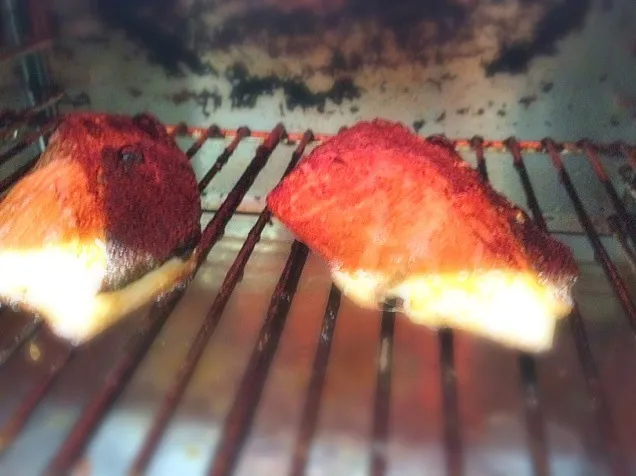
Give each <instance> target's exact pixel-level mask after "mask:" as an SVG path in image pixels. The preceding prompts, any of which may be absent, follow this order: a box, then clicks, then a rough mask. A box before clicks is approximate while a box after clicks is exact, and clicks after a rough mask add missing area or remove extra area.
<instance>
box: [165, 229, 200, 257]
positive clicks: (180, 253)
mask: <svg viewBox="0 0 636 476" xmlns="http://www.w3.org/2000/svg"><path fill="white" fill-rule="evenodd" d="M200 240H201V233H197V234H195V235H193V236H192V237H191V238H190V239H189V240H187V241H186V242H185V243H183V244H182V245H180V246H178V247H177V248H175V250H174V251H173V252H172V256H174V257H176V258H179V259H181V260H183V261H186V260H188V259H190V257H191V256H192V253H194V250H195V249H196V247H197V245H198V244H199V241H200Z"/></svg>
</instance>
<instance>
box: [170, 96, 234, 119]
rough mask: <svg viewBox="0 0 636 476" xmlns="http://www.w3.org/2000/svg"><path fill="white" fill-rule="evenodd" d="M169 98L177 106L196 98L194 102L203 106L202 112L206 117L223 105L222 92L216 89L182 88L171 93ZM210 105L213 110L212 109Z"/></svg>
mask: <svg viewBox="0 0 636 476" xmlns="http://www.w3.org/2000/svg"><path fill="white" fill-rule="evenodd" d="M168 99H169V100H170V101H172V103H173V104H174V105H175V106H178V105H180V104H183V103H185V102H186V101H190V100H194V102H195V103H196V104H197V105H198V106H200V107H201V112H202V113H203V115H204V116H205V117H210V115H211V114H212V112H215V111H216V110H217V109H218V108H220V107H221V106H222V105H223V97H222V96H221V94H220V93H219V92H218V91H216V90H215V91H208V90H207V89H204V90H203V91H200V92H195V91H190V90H187V89H182V90H181V91H178V92H176V93H173V94H171V95H169V96H168ZM210 107H211V108H212V111H210V109H209V108H210Z"/></svg>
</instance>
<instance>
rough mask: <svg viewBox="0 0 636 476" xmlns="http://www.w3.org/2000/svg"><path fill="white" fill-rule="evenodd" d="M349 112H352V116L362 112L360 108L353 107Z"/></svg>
mask: <svg viewBox="0 0 636 476" xmlns="http://www.w3.org/2000/svg"><path fill="white" fill-rule="evenodd" d="M349 111H350V112H351V114H356V113H358V112H359V111H360V108H359V107H358V106H351V107H350V108H349Z"/></svg>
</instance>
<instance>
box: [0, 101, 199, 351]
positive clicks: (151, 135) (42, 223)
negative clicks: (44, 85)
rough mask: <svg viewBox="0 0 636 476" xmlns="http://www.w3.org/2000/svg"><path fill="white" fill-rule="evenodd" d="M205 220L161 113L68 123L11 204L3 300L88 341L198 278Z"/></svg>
mask: <svg viewBox="0 0 636 476" xmlns="http://www.w3.org/2000/svg"><path fill="white" fill-rule="evenodd" d="M200 218H201V205H200V200H199V194H198V191H197V183H196V178H195V175H194V171H193V170H192V167H191V166H190V163H189V160H188V158H187V157H186V156H185V154H184V153H183V152H182V151H181V150H180V149H179V148H178V147H177V145H176V143H175V142H174V140H173V139H172V138H171V137H170V136H169V135H168V134H167V133H166V131H165V128H164V127H163V126H162V125H161V124H160V123H159V122H158V121H157V120H156V119H155V118H154V117H152V116H150V115H147V114H142V115H139V116H135V117H128V116H121V115H109V114H99V113H76V114H71V115H68V116H66V117H65V118H63V120H62V121H61V122H60V124H59V125H58V127H57V129H56V131H55V132H54V133H53V135H52V136H51V139H50V142H49V144H48V147H47V149H46V151H45V152H44V153H43V154H42V156H41V157H40V159H39V160H38V162H37V164H36V166H35V167H34V168H33V169H32V170H31V172H30V173H29V174H27V175H26V176H25V177H23V178H22V179H21V180H20V181H19V182H18V183H17V184H16V185H15V186H14V187H13V188H12V189H11V190H9V192H8V193H7V194H6V195H5V196H4V197H3V199H2V200H1V201H0V300H1V301H2V302H3V303H5V304H7V303H8V304H11V305H14V306H17V307H21V308H25V309H27V310H29V311H32V312H34V313H36V314H38V315H40V316H41V317H42V318H44V319H45V320H46V322H47V323H48V324H49V326H50V327H51V329H52V330H53V332H54V333H56V334H57V335H59V336H60V337H62V338H65V339H68V340H70V341H71V342H73V343H75V344H80V343H82V342H85V341H86V340H88V339H90V338H92V337H93V336H95V335H97V334H98V333H99V332H101V331H102V330H104V329H106V328H107V327H109V326H110V325H112V324H114V323H115V322H117V321H118V320H120V319H121V318H122V317H124V316H125V315H127V314H129V313H131V312H132V311H134V310H136V309H138V308H140V307H142V306H143V305H144V304H147V303H148V302H150V301H152V300H153V299H156V298H157V297H159V296H160V295H162V294H164V293H166V292H168V291H170V290H171V289H172V288H174V287H175V286H176V285H179V284H180V283H182V282H185V281H186V280H187V279H188V278H189V277H190V275H191V274H192V271H193V269H194V249H195V247H196V244H197V243H198V241H199V239H200V234H201V225H200Z"/></svg>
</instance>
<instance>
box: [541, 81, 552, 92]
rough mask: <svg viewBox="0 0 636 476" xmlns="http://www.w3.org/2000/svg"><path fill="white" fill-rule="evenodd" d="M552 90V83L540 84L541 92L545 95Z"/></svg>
mask: <svg viewBox="0 0 636 476" xmlns="http://www.w3.org/2000/svg"><path fill="white" fill-rule="evenodd" d="M552 89H554V83H553V82H552V81H547V82H545V81H544V82H542V83H541V91H542V92H543V93H545V94H548V93H549V92H550V91H552Z"/></svg>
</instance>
